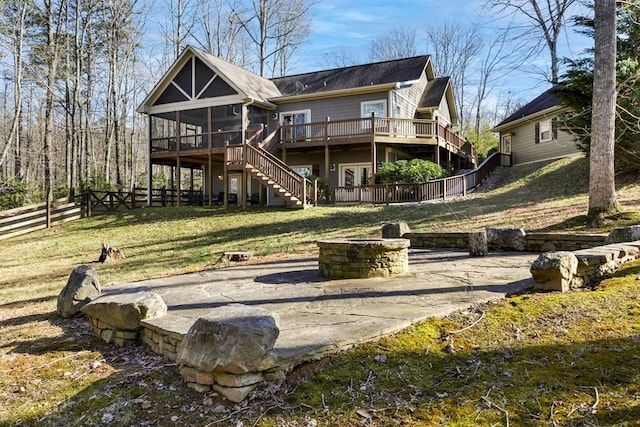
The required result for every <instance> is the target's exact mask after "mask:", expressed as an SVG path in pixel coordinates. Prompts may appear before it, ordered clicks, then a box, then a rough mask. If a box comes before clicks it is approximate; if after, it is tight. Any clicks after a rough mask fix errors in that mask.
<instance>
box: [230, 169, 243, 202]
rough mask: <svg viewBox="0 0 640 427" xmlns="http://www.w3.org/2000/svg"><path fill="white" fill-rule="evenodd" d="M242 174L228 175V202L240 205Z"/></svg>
mask: <svg viewBox="0 0 640 427" xmlns="http://www.w3.org/2000/svg"><path fill="white" fill-rule="evenodd" d="M241 182H242V175H239V174H230V175H229V204H230V205H238V206H240V204H241V203H240V201H241V200H242V198H241V197H242V186H241V185H240V183H241Z"/></svg>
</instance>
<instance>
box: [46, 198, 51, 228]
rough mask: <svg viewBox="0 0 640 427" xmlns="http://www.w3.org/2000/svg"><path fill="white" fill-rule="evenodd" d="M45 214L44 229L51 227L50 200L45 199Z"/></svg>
mask: <svg viewBox="0 0 640 427" xmlns="http://www.w3.org/2000/svg"><path fill="white" fill-rule="evenodd" d="M45 214H46V217H47V218H46V221H45V222H46V228H49V227H51V200H49V198H47V203H46V205H45Z"/></svg>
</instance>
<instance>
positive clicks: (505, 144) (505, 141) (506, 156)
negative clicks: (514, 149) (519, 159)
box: [500, 135, 512, 166]
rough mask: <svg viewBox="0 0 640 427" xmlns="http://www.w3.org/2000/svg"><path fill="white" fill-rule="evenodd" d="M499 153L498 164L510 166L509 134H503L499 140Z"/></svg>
mask: <svg viewBox="0 0 640 427" xmlns="http://www.w3.org/2000/svg"><path fill="white" fill-rule="evenodd" d="M500 153H501V154H502V156H500V157H501V161H500V164H501V165H502V166H511V163H512V162H511V158H512V157H511V135H503V136H502V139H501V140H500Z"/></svg>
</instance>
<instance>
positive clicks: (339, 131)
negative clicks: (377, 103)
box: [280, 117, 467, 149]
mask: <svg viewBox="0 0 640 427" xmlns="http://www.w3.org/2000/svg"><path fill="white" fill-rule="evenodd" d="M280 129H281V134H280V138H281V140H282V141H283V142H285V143H291V142H305V141H308V142H319V141H325V140H331V139H353V138H359V137H364V136H374V135H375V136H386V137H391V138H414V139H428V138H440V139H441V140H443V141H445V142H448V143H449V144H451V145H453V146H454V147H456V148H459V149H463V148H464V147H465V145H466V144H467V141H466V140H465V139H464V138H462V137H461V136H460V135H458V134H457V133H456V132H454V131H453V130H452V129H451V128H449V127H447V126H443V125H442V124H440V123H439V122H438V121H437V120H419V119H396V118H389V117H367V118H356V119H346V120H329V119H327V120H325V121H324V122H313V123H303V124H282V125H281V126H280Z"/></svg>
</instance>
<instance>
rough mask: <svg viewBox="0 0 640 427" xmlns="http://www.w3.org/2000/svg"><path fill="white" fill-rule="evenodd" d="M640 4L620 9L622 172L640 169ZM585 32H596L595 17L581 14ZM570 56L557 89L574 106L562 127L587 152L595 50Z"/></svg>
mask: <svg viewBox="0 0 640 427" xmlns="http://www.w3.org/2000/svg"><path fill="white" fill-rule="evenodd" d="M639 19H640V5H638V4H637V3H635V2H631V3H624V4H621V5H620V6H619V9H618V20H617V27H618V43H617V44H618V54H617V67H616V74H617V75H616V79H617V90H618V98H617V108H616V132H615V133H616V146H615V166H616V170H617V171H618V172H632V171H637V170H638V164H640V26H638V22H639V21H638V20H639ZM576 21H577V22H579V23H581V24H582V25H583V26H584V27H585V33H587V34H592V33H593V20H590V19H586V18H577V19H576ZM588 53H589V54H590V55H591V56H589V57H585V58H580V59H577V60H567V64H568V71H567V73H565V74H564V75H563V79H562V81H561V84H560V85H559V86H558V87H557V88H556V89H555V92H556V94H557V95H558V96H559V97H560V98H561V99H562V101H563V103H564V104H565V105H567V106H568V107H569V108H570V110H569V111H568V112H566V113H564V114H562V115H561V116H560V118H559V121H558V123H559V127H560V128H561V129H564V130H566V131H568V132H570V133H572V134H573V135H574V137H575V141H576V144H577V145H578V147H580V149H581V150H583V151H584V152H585V153H586V154H587V155H588V154H589V149H590V141H591V112H592V109H591V104H592V98H593V65H594V64H593V56H592V55H593V52H592V51H589V52H588Z"/></svg>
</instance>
